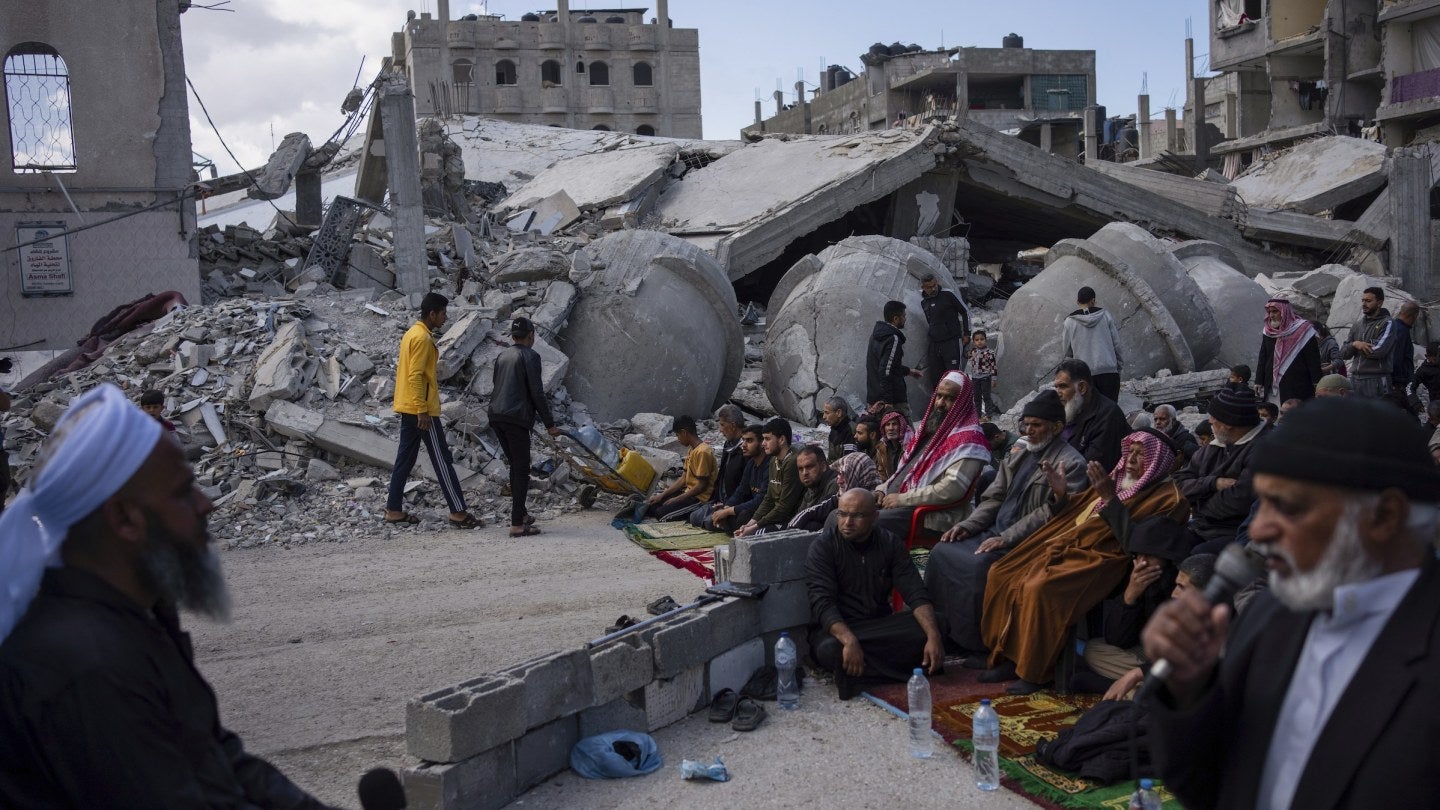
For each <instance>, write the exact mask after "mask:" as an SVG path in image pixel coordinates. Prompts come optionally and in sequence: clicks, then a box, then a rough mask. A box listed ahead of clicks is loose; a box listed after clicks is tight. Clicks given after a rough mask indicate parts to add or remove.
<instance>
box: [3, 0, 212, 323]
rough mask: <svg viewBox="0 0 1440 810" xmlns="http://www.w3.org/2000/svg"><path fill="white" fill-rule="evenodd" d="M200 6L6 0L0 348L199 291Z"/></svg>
mask: <svg viewBox="0 0 1440 810" xmlns="http://www.w3.org/2000/svg"><path fill="white" fill-rule="evenodd" d="M189 5H190V3H189V2H188V0H159V2H156V3H148V4H146V3H101V4H93V5H92V4H86V5H84V6H83V7H82V6H81V5H76V4H59V3H51V4H48V5H47V6H45V7H44V9H43V11H42V10H37V9H35V8H32V6H31V5H30V4H28V3H6V4H4V5H3V6H0V54H3V55H4V57H3V58H4V63H3V70H4V92H5V104H4V110H3V115H4V118H5V125H4V126H0V153H3V157H0V244H3V247H4V252H3V253H0V257H3V258H0V266H3V267H4V270H5V281H4V284H3V287H0V310H3V312H4V315H3V316H0V349H13V348H22V347H23V348H27V349H54V348H61V347H63V346H66V345H68V344H70V343H72V342H73V341H74V339H75V337H76V335H77V334H78V333H83V331H84V327H85V326H88V325H89V324H90V323H92V322H94V321H96V320H97V319H99V318H100V317H101V316H103V315H105V314H106V313H107V312H110V311H111V310H112V309H114V308H115V307H116V305H117V304H123V303H125V302H127V301H132V300H135V299H138V298H140V297H142V296H144V295H146V294H149V293H153V292H160V291H164V290H173V291H177V292H179V293H180V294H181V295H183V296H185V297H186V298H187V299H189V300H192V301H198V300H199V298H200V273H199V265H198V260H197V251H196V235H195V201H194V197H193V193H192V192H191V188H192V186H191V179H192V169H191V153H190V120H189V106H188V103H187V100H186V97H185V64H184V54H183V52H182V50H181V45H180V13H181V12H182V11H183V10H184V9H185V8H187V7H189ZM116 133H125V135H124V136H123V137H120V136H117V135H116Z"/></svg>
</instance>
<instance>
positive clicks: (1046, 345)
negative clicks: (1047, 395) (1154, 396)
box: [997, 222, 1263, 401]
mask: <svg viewBox="0 0 1440 810" xmlns="http://www.w3.org/2000/svg"><path fill="white" fill-rule="evenodd" d="M1172 249H1173V245H1169V244H1166V243H1164V242H1161V241H1160V240H1157V239H1155V238H1154V237H1153V236H1151V235H1150V234H1149V233H1147V232H1146V231H1145V230H1144V229H1143V228H1140V227H1138V226H1136V225H1130V224H1128V223H1118V222H1117V223H1112V224H1110V225H1106V226H1105V227H1104V228H1101V229H1100V230H1099V231H1098V232H1096V234H1095V235H1094V236H1092V237H1090V238H1089V239H1083V240H1082V239H1066V240H1062V241H1060V242H1057V243H1056V244H1055V246H1054V247H1053V248H1051V249H1050V253H1049V255H1048V256H1047V258H1046V266H1045V270H1044V272H1042V273H1041V274H1040V275H1038V276H1036V277H1035V278H1034V279H1033V280H1031V281H1029V282H1027V283H1026V284H1025V285H1024V286H1023V287H1021V288H1020V289H1019V290H1017V291H1016V292H1015V294H1014V295H1012V296H1011V297H1010V302H1009V303H1008V304H1007V305H1006V307H1005V314H1004V316H1003V317H1002V319H1001V322H1000V330H1001V333H1002V339H1001V343H1000V346H1001V349H1000V355H1001V356H1000V364H1001V368H1004V369H1006V371H1004V372H1003V373H1001V375H1000V383H999V386H997V388H998V392H999V396H1000V399H1002V400H1005V401H1010V400H1013V399H1015V398H1018V397H1020V396H1023V395H1024V394H1025V393H1026V392H1027V391H1030V390H1031V389H1033V388H1035V386H1036V385H1038V384H1040V383H1043V382H1045V381H1047V380H1049V379H1050V377H1051V375H1052V374H1053V372H1054V365H1049V364H1048V363H1036V362H1027V361H1026V360H1025V358H1053V359H1051V360H1050V361H1049V362H1050V363H1058V362H1059V360H1060V359H1061V357H1062V356H1063V355H1062V352H1061V345H1060V341H1061V329H1062V324H1063V322H1064V320H1065V317H1066V315H1068V314H1069V313H1070V312H1072V311H1074V309H1075V291H1076V290H1078V289H1080V288H1081V287H1084V286H1089V287H1092V288H1094V290H1095V293H1096V297H1097V299H1098V301H1099V304H1100V306H1101V307H1103V308H1104V309H1107V310H1109V311H1110V314H1111V315H1112V316H1113V317H1114V319H1115V323H1116V326H1117V328H1118V329H1119V331H1120V343H1121V347H1120V348H1121V355H1122V362H1123V364H1124V372H1123V373H1124V374H1125V376H1127V377H1136V376H1148V375H1151V374H1154V373H1155V372H1157V371H1159V370H1160V369H1170V370H1171V371H1173V372H1177V373H1186V372H1191V371H1200V370H1202V369H1207V368H1212V367H1214V366H1213V365H1212V364H1214V363H1215V362H1216V358H1217V357H1218V356H1219V353H1220V348H1221V342H1220V341H1221V339H1220V331H1219V321H1218V320H1217V317H1216V310H1215V307H1213V306H1212V305H1211V301H1210V298H1209V297H1208V296H1207V294H1206V292H1205V290H1204V289H1202V288H1201V286H1200V284H1199V283H1198V282H1197V280H1196V279H1195V278H1193V277H1192V276H1191V274H1190V273H1188V272H1186V267H1185V265H1184V264H1183V263H1182V262H1181V260H1180V259H1179V258H1177V257H1176V256H1175V254H1174V253H1173V252H1172ZM1221 255H1223V254H1217V255H1213V256H1212V261H1215V262H1219V261H1221V258H1220V257H1221ZM1199 275H1200V276H1201V277H1202V278H1204V277H1207V276H1211V277H1213V274H1209V273H1200V274H1199ZM1231 278H1232V280H1233V281H1243V279H1234V278H1233V277H1231ZM1217 292H1218V291H1217ZM1231 315H1233V317H1234V318H1236V319H1238V321H1239V322H1240V323H1238V324H1236V325H1235V326H1234V327H1232V328H1243V329H1246V330H1248V331H1258V329H1259V327H1258V325H1256V324H1258V322H1259V321H1258V319H1259V317H1260V315H1263V302H1261V310H1260V315H1255V314H1253V313H1251V314H1249V316H1248V317H1247V314H1246V313H1243V312H1235V313H1227V317H1229V316H1231ZM1257 348H1258V343H1257ZM1006 358H1011V359H1010V360H1009V362H1008V364H1007V360H1006ZM1010 369H1014V371H1011V370H1010Z"/></svg>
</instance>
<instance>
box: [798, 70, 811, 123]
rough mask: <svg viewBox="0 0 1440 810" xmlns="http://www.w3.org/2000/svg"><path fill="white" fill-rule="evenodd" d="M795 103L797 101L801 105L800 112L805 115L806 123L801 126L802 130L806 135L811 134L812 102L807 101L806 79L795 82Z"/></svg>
mask: <svg viewBox="0 0 1440 810" xmlns="http://www.w3.org/2000/svg"><path fill="white" fill-rule="evenodd" d="M795 103H796V104H797V105H799V107H800V113H801V115H802V116H804V124H803V125H802V126H801V130H800V131H801V132H804V133H805V134H806V135H809V134H811V133H810V104H809V103H807V102H806V101H805V82H804V81H798V82H795Z"/></svg>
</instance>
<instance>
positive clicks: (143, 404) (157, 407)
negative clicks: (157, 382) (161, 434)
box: [140, 389, 175, 431]
mask: <svg viewBox="0 0 1440 810" xmlns="http://www.w3.org/2000/svg"><path fill="white" fill-rule="evenodd" d="M140 410H142V411H144V412H145V413H147V414H149V415H150V416H151V417H152V418H154V420H155V421H156V422H159V423H160V424H161V425H162V426H164V428H165V429H166V430H169V431H174V430H175V425H174V424H173V423H171V422H170V420H169V419H166V418H165V395H164V394H162V393H160V392H159V391H156V390H154V389H150V390H147V391H144V392H142V393H141V394H140Z"/></svg>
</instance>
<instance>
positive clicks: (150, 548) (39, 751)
mask: <svg viewBox="0 0 1440 810" xmlns="http://www.w3.org/2000/svg"><path fill="white" fill-rule="evenodd" d="M212 508H213V504H211V503H210V500H209V498H207V497H205V495H204V494H203V493H201V492H200V491H199V489H197V488H196V486H195V476H194V473H193V472H192V471H191V469H190V466H189V464H187V463H186V462H185V459H184V456H183V454H182V452H181V449H180V446H179V444H177V443H176V442H175V440H174V439H172V438H170V437H169V436H168V435H166V434H165V433H164V431H163V429H162V428H161V426H160V424H159V423H158V422H156V421H155V420H153V419H151V418H150V417H148V416H146V415H145V414H144V413H143V412H141V411H140V409H138V408H136V407H135V406H134V405H133V404H131V403H130V402H129V401H128V400H127V399H126V398H125V395H124V394H122V393H121V392H120V390H119V389H118V388H115V387H114V386H111V385H104V386H101V387H99V388H96V389H94V390H92V391H90V392H89V393H87V394H85V395H84V396H82V397H80V398H79V399H78V400H76V401H75V403H74V404H72V405H71V407H70V409H69V410H68V411H66V413H65V415H64V416H63V417H62V418H61V420H60V422H59V424H57V425H56V427H55V432H54V433H53V434H52V435H51V437H50V442H49V444H48V445H47V447H46V448H45V451H44V452H43V454H42V456H41V460H40V462H39V464H38V465H37V470H36V473H35V475H34V476H33V477H32V478H31V481H30V483H29V484H28V485H27V486H26V488H25V489H24V490H23V491H22V492H21V493H20V495H19V497H18V498H16V500H15V502H14V503H13V504H11V506H10V508H9V509H7V510H6V511H5V513H4V515H3V517H0V807H259V808H287V810H290V809H293V810H315V809H316V808H323V807H324V805H322V804H321V803H320V802H319V801H317V800H316V799H314V798H312V797H310V796H309V795H307V794H306V793H305V792H304V791H302V790H300V788H298V787H296V786H295V785H294V783H292V782H291V781H290V780H289V779H287V778H285V776H284V775H283V774H281V773H280V772H279V771H278V770H276V769H275V768H274V767H273V766H272V765H270V764H269V763H267V762H265V761H263V760H261V759H258V758H256V757H253V756H251V755H250V754H247V753H246V752H245V749H244V747H243V746H242V745H241V744H240V739H239V737H237V736H235V735H234V734H233V733H231V732H229V731H227V730H226V729H225V728H223V727H222V726H221V725H220V716H219V709H218V706H217V704H216V701H215V693H214V692H213V691H211V689H210V686H209V684H208V683H206V682H205V679H204V678H203V677H202V676H201V675H200V672H199V670H197V669H196V668H195V663H194V655H193V650H192V649H191V646H190V637H189V636H188V635H187V634H186V633H184V632H183V631H182V630H181V629H180V623H179V617H178V616H177V614H176V612H175V611H176V608H177V607H182V608H186V609H188V610H193V611H195V612H198V613H201V614H204V615H208V616H211V617H214V618H221V619H223V618H225V617H226V616H227V614H228V608H229V600H228V596H227V594H226V591H225V582H224V578H223V576H222V575H221V573H220V565H219V559H218V557H217V556H216V555H215V553H214V551H213V550H212V549H211V548H210V545H209V541H210V536H209V533H208V532H207V531H206V529H205V519H206V515H208V514H209V512H210V510H211V509H212Z"/></svg>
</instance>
